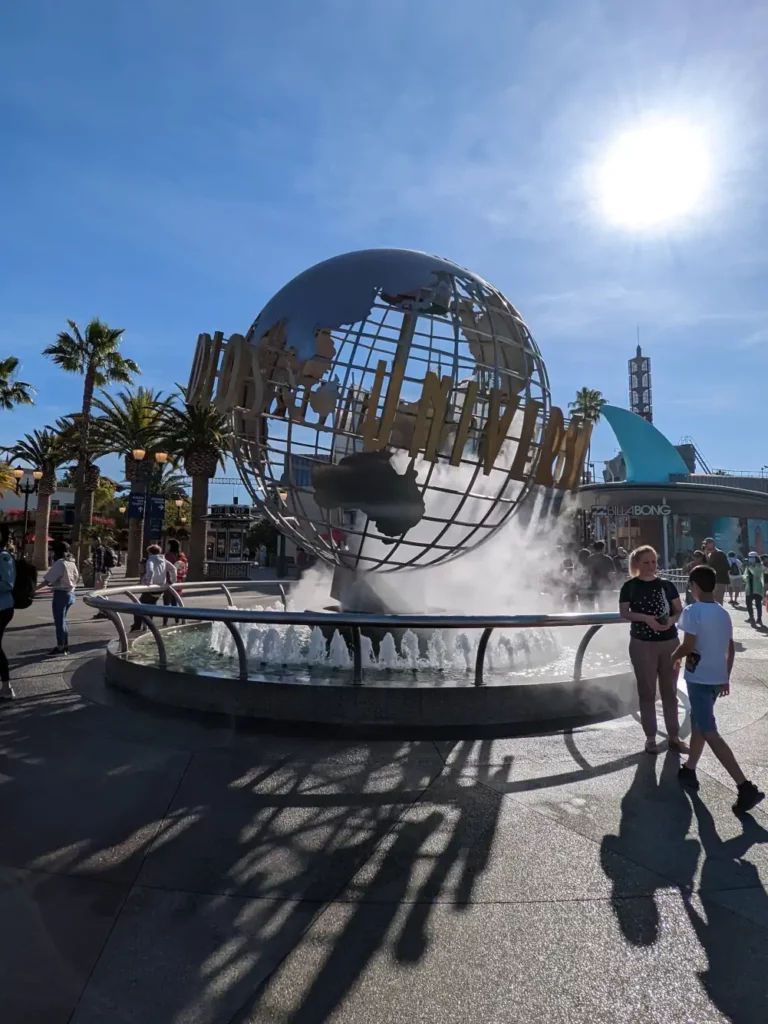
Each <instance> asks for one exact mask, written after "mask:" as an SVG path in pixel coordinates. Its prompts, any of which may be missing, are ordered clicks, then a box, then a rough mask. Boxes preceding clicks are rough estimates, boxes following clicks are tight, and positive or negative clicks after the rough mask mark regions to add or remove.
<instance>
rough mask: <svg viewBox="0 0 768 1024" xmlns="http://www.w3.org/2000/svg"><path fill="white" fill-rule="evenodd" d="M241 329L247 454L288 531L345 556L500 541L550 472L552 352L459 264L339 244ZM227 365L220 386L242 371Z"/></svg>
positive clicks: (328, 554)
mask: <svg viewBox="0 0 768 1024" xmlns="http://www.w3.org/2000/svg"><path fill="white" fill-rule="evenodd" d="M240 341H241V343H242V350H243V352H245V356H242V353H241V354H240V356H239V357H238V358H240V360H241V362H242V358H245V360H246V363H248V362H249V365H250V367H251V369H250V370H246V371H243V370H242V366H241V368H240V377H239V378H238V380H237V381H235V384H236V385H237V386H238V387H240V390H239V391H237V394H236V395H235V400H234V402H232V406H231V407H230V408H229V409H228V412H229V414H230V422H231V430H232V441H231V443H232V452H233V456H234V459H235V461H236V464H237V467H238V470H239V472H240V475H241V477H242V479H243V482H244V484H245V486H246V487H247V488H248V490H249V492H250V494H251V496H252V498H253V500H255V501H257V502H262V503H263V507H264V509H265V511H266V512H267V514H268V515H269V516H270V517H271V519H272V520H273V522H274V523H275V525H276V526H277V527H278V529H280V530H281V531H283V532H285V533H287V534H289V535H291V536H292V537H293V539H294V540H295V541H296V543H297V544H298V545H301V546H302V547H303V548H304V549H305V550H306V551H307V552H310V553H312V554H314V555H316V556H317V557H319V558H321V559H323V560H324V561H326V562H328V563H331V564H334V565H341V566H345V567H347V568H351V569H354V570H362V571H370V570H375V571H379V572H391V571H393V570H398V569H403V568H413V567H427V566H433V565H436V564H438V563H440V562H443V561H445V560H447V559H450V558H454V557H456V556H457V555H460V554H461V553H463V552H466V551H469V550H471V549H472V548H475V547H477V546H478V545H479V544H482V543H483V542H484V541H486V540H488V538H489V537H491V536H492V535H493V534H494V533H495V532H496V531H497V530H498V529H499V527H501V526H502V525H503V524H504V523H505V522H506V521H507V520H508V519H509V517H510V516H511V515H512V514H513V513H514V512H515V511H516V510H517V509H518V508H519V507H520V504H521V502H523V501H524V499H525V498H526V496H527V494H528V492H529V491H530V489H531V487H532V486H533V483H534V480H535V478H536V471H537V465H538V460H539V457H540V453H541V449H542V438H543V436H544V433H545V430H546V427H547V422H548V419H549V415H550V392H549V383H548V379H547V373H546V368H545V366H544V362H543V359H542V357H541V354H540V352H539V349H538V347H537V345H536V343H535V341H534V339H533V337H532V336H531V333H530V331H529V330H528V328H527V326H526V325H525V323H524V321H523V319H522V318H521V316H520V314H519V313H518V312H517V310H516V309H515V307H514V306H513V305H512V304H511V303H510V302H509V301H508V299H506V298H505V297H504V296H503V295H502V294H501V292H499V291H498V290H497V289H496V288H494V287H493V286H492V285H490V284H488V283H487V282H486V281H484V280H482V278H480V277H478V276H477V275H475V274H473V273H471V272H470V271H468V270H465V269H463V268H461V267H459V266H457V265H456V264H454V263H451V262H449V261H447V260H443V259H440V258H438V257H433V256H429V255H427V254H425V253H418V252H413V251H410V250H364V251H362V252H353V253H348V254H346V255H344V256H339V257H335V258H334V259H331V260H327V261H325V262H324V263H320V264H317V265H316V266H315V267H312V268H310V269H309V270H307V271H305V272H304V273H303V274H300V275H299V276H298V277H297V278H294V280H293V281H291V282H290V283H289V284H288V285H286V286H285V288H283V289H282V290H281V291H280V292H278V293H277V295H276V296H275V297H274V298H273V299H272V300H270V302H269V303H267V305H266V306H265V307H264V309H263V310H262V312H261V313H260V315H259V317H258V318H257V319H256V321H255V322H254V324H253V325H252V327H251V328H250V330H249V332H248V334H247V336H246V337H245V339H240ZM231 344H232V339H230V345H231ZM226 363H227V360H226V353H225V360H224V364H225V368H224V370H223V371H222V374H223V376H224V378H225V380H224V382H223V384H221V382H220V391H219V395H220V396H221V394H222V393H226V392H227V383H228V380H229V379H230V378H232V379H233V380H234V375H235V373H236V370H235V363H236V358H235V356H234V355H232V357H231V358H230V360H229V364H228V365H226ZM233 388H234V385H233ZM235 390H236V389H235ZM229 394H230V399H229V400H231V398H232V395H233V394H235V391H234V390H233V389H230V392H229ZM225 401H226V400H225ZM219 404H220V407H221V401H220V400H219ZM358 473H361V474H362V475H361V476H359V477H358V476H356V475H355V474H358ZM329 495H330V497H329ZM334 501H335V502H336V503H335V504H334ZM400 527H403V528H402V529H400Z"/></svg>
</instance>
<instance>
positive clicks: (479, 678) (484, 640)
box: [475, 626, 493, 686]
mask: <svg viewBox="0 0 768 1024" xmlns="http://www.w3.org/2000/svg"><path fill="white" fill-rule="evenodd" d="M492 632H493V626H490V627H489V628H488V629H484V630H483V635H482V636H481V637H480V643H479V644H478V645H477V659H476V661H475V686H482V685H483V662H484V661H485V650H486V648H487V647H488V641H489V640H490V639H491V633H492Z"/></svg>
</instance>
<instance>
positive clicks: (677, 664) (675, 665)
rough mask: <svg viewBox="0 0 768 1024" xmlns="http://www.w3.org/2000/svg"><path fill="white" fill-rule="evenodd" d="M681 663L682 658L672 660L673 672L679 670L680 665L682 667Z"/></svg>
mask: <svg viewBox="0 0 768 1024" xmlns="http://www.w3.org/2000/svg"><path fill="white" fill-rule="evenodd" d="M682 664H683V659H682V658H675V660H674V661H673V662H672V668H673V669H674V670H675V672H679V671H680V669H681V667H682Z"/></svg>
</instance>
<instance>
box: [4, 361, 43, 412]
mask: <svg viewBox="0 0 768 1024" xmlns="http://www.w3.org/2000/svg"><path fill="white" fill-rule="evenodd" d="M18 367H19V360H18V359H16V358H15V356H8V358H7V359H0V409H5V410H6V411H8V410H10V409H13V407H14V406H15V405H34V404H35V400H34V398H33V397H32V396H33V395H34V394H35V389H34V388H33V387H32V385H31V384H27V383H26V381H23V380H16V370H17V369H18Z"/></svg>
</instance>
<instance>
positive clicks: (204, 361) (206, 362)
mask: <svg viewBox="0 0 768 1024" xmlns="http://www.w3.org/2000/svg"><path fill="white" fill-rule="evenodd" d="M223 341H224V334H223V332H222V331H216V332H215V334H214V335H213V338H211V336H210V334H200V335H198V338H197V347H196V349H195V358H194V360H193V362H192V372H191V373H190V375H189V384H188V386H187V401H188V402H189V404H190V405H207V404H208V403H209V402H210V401H211V399H212V397H213V388H214V384H215V383H216V374H217V367H218V363H219V356H220V355H221V348H222V344H223Z"/></svg>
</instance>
